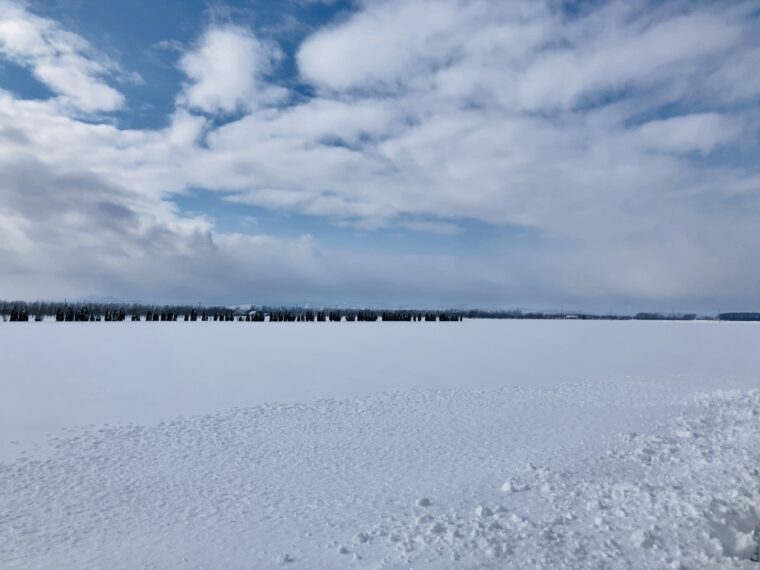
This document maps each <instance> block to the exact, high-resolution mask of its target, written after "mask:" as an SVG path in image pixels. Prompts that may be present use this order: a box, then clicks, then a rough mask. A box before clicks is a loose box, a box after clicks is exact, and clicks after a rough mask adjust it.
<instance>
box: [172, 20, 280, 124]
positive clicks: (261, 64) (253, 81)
mask: <svg viewBox="0 0 760 570" xmlns="http://www.w3.org/2000/svg"><path fill="white" fill-rule="evenodd" d="M279 57H280V53H279V51H278V50H277V49H276V48H274V47H272V46H269V45H267V44H264V43H262V42H261V41H259V40H258V39H257V38H256V37H255V36H254V35H253V33H252V32H251V31H250V30H247V29H245V28H241V27H239V26H233V25H224V26H211V27H209V28H208V29H207V30H206V31H205V32H204V34H203V36H202V37H201V39H200V41H199V42H198V45H197V46H195V48H194V49H192V50H190V51H187V52H185V53H184V54H183V55H182V58H181V59H180V61H179V67H180V69H181V70H182V71H183V72H184V73H185V74H186V75H187V76H188V78H189V80H190V81H189V83H188V85H187V86H186V87H185V89H184V91H183V92H182V94H181V96H180V101H181V102H182V103H183V104H185V105H187V106H188V107H190V108H193V109H199V110H201V111H205V112H207V113H215V112H226V113H232V112H234V111H237V110H239V109H251V108H255V107H257V106H259V105H263V104H268V103H272V102H274V101H277V100H279V99H281V98H282V97H283V96H284V95H285V94H286V91H285V89H283V88H281V87H277V86H273V85H270V84H268V83H267V82H266V81H265V79H264V78H265V76H266V74H268V73H269V72H270V70H271V67H272V64H273V63H274V62H275V61H276V60H277V59H278V58H279Z"/></svg>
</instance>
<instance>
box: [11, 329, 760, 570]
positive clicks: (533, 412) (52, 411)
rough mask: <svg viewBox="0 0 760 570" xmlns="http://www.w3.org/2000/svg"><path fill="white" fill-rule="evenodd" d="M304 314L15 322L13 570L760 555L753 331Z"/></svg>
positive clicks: (560, 564) (746, 559)
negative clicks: (321, 318) (150, 321)
mask: <svg viewBox="0 0 760 570" xmlns="http://www.w3.org/2000/svg"><path fill="white" fill-rule="evenodd" d="M113 325H116V326H113ZM314 325H315V326H312V325H311V324H306V325H305V326H304V327H299V325H298V324H287V323H286V324H283V325H282V326H279V325H269V324H264V325H263V326H257V325H253V324H248V323H241V324H240V326H239V325H238V324H224V325H221V326H208V325H206V324H204V325H199V326H193V325H188V326H187V327H184V325H183V324H182V323H167V324H166V326H157V327H156V326H151V325H148V326H147V327H144V326H143V325H142V324H137V323H135V324H131V323H126V324H122V323H119V324H115V323H114V324H112V323H108V324H103V325H100V324H93V325H89V324H85V325H83V326H77V325H76V324H73V325H71V324H56V323H50V324H47V323H42V324H39V323H35V324H31V323H30V324H28V325H27V324H22V325H21V326H20V327H18V326H17V325H16V324H14V325H13V326H0V340H2V344H0V347H2V350H3V352H2V370H3V375H2V384H0V386H1V387H2V390H3V394H4V396H5V395H8V398H5V397H4V398H3V399H2V403H0V412H2V416H0V421H2V422H3V423H2V424H0V426H2V429H3V432H2V433H3V434H4V436H5V434H8V433H13V434H20V436H19V437H20V438H21V439H22V440H24V437H26V439H27V440H29V441H33V442H34V441H35V438H37V437H38V427H35V426H39V425H41V426H44V429H54V428H60V427H64V426H65V427H66V430H65V431H62V430H60V429H55V430H54V431H53V432H52V435H51V436H49V437H48V438H47V447H45V448H43V447H39V448H35V447H34V446H33V445H27V446H26V447H24V449H23V450H22V452H16V455H15V456H13V457H10V456H9V457H8V459H7V460H6V462H5V463H3V464H0V567H3V568H24V569H26V568H173V567H177V568H277V567H292V568H317V569H319V568H342V567H346V568H476V567H477V568H480V567H484V568H488V567H492V568H618V567H619V568H630V567H642V568H643V567H647V568H661V567H662V568H665V567H673V568H682V567H685V568H710V567H714V568H732V567H736V568H742V567H745V568H758V565H757V563H756V562H754V561H753V559H756V558H757V555H758V552H757V545H758V538H760V537H758V532H760V530H759V529H760V514H759V513H760V472H758V468H760V457H759V455H760V429H758V428H760V417H759V416H758V413H759V411H760V392H759V391H757V390H753V389H752V388H760V378H759V377H758V376H757V374H756V372H755V371H756V370H758V369H759V368H757V364H758V362H757V361H758V360H760V357H758V355H757V351H755V350H754V347H755V346H757V341H758V340H760V338H758V337H759V336H760V327H757V328H756V327H753V326H746V325H744V324H742V325H728V324H723V323H721V324H718V323H578V322H572V323H566V322H552V323H525V322H486V321H479V322H465V323H439V324H434V325H433V324H432V323H420V324H419V326H415V325H411V326H410V325H409V324H407V323H387V324H381V323H377V324H372V323H369V324H357V325H358V326H354V324H348V323H344V324H335V325H330V324H321V326H320V324H318V323H314ZM431 325H432V326H431ZM35 327H36V328H35ZM228 331H229V332H228ZM141 335H145V336H144V337H143V336H141ZM32 343H37V344H36V347H34V346H33V344H32ZM87 353H89V357H88V358H84V356H86V355H87ZM124 383H127V384H128V385H127V386H125V385H124ZM299 387H300V388H301V391H300V392H298V388H299ZM318 398H321V399H318ZM9 401H10V402H9ZM271 402H279V403H271ZM119 404H121V407H119ZM233 406H237V407H233ZM146 410H147V411H146ZM6 412H11V413H10V414H9V415H6ZM25 414H26V416H25ZM161 414H164V415H163V417H164V418H165V420H164V421H158V418H159V417H161ZM181 414H189V415H188V416H187V417H179V416H180V415H181ZM49 416H52V420H49V419H47V418H48V417H49ZM20 418H27V419H20ZM104 418H107V419H106V421H103V419H104ZM65 422H68V423H65ZM83 423H84V424H86V423H95V424H96V425H94V426H92V427H86V428H82V427H74V426H77V425H82V424H83ZM105 423H109V425H104V424H105ZM30 426H31V428H30ZM6 428H8V429H7V431H6ZM634 432H635V433H634ZM637 434H638V435H637ZM11 447H12V448H14V449H15V448H16V447H19V446H11Z"/></svg>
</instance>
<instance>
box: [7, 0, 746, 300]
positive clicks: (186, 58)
mask: <svg viewBox="0 0 760 570" xmlns="http://www.w3.org/2000/svg"><path fill="white" fill-rule="evenodd" d="M759 134H760V6H759V5H758V4H757V2H756V1H748V2H744V1H725V2H724V1H710V2H707V1H705V2H698V1H697V2H695V1H680V0H673V1H656V2H647V1H645V0H641V1H636V2H632V1H609V2H601V1H599V2H597V1H589V0H584V1H581V0H579V1H575V2H573V1H560V0H546V1H542V0H526V1H522V0H510V1H504V0H466V1H465V0H369V1H365V0H335V1H330V0H266V1H262V0H247V1H244V0H240V1H236V2H212V1H200V0H164V1H162V2H154V1H148V0H133V1H130V2H118V1H116V0H45V1H42V0H39V1H35V0H28V1H23V0H0V267H1V269H0V298H6V299H26V300H33V299H63V298H69V299H71V298H113V299H121V300H125V301H126V300H129V301H143V302H162V303H163V302H167V303H168V302H173V303H186V302H193V303H194V302H202V303H226V304H237V303H256V304H310V305H338V306H377V307H408V306H418V307H440V308H443V307H456V308H471V307H482V308H518V307H524V308H545V309H562V308H564V309H577V310H581V309H583V310H595V311H604V312H606V311H610V310H612V311H616V312H625V311H635V310H645V309H646V310H661V311H668V312H669V311H671V310H676V311H701V312H710V313H714V312H717V311H719V310H723V311H725V310H740V309H741V310H760V263H758V251H760V223H758V222H760V152H759V151H760V138H759Z"/></svg>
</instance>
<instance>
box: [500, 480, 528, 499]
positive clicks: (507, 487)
mask: <svg viewBox="0 0 760 570" xmlns="http://www.w3.org/2000/svg"><path fill="white" fill-rule="evenodd" d="M528 489H530V485H528V484H527V483H520V482H518V481H516V480H514V479H507V480H506V481H504V483H502V485H501V487H500V490H501V492H502V493H504V494H505V495H511V494H512V493H519V492H520V491H527V490H528Z"/></svg>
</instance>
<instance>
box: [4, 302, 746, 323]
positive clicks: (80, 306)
mask: <svg viewBox="0 0 760 570" xmlns="http://www.w3.org/2000/svg"><path fill="white" fill-rule="evenodd" d="M0 318H2V320H3V321H18V322H26V321H30V320H31V321H42V320H44V319H46V318H49V319H55V320H56V321H61V322H95V321H127V320H129V321H150V322H157V321H223V322H230V321H246V322H263V321H269V322H310V321H314V322H336V321H354V322H369V321H400V322H415V321H438V322H440V321H444V322H446V321H461V320H462V319H465V318H467V319H534V320H535V319H579V320H642V321H650V320H657V321H693V320H696V319H702V320H720V321H760V313H753V312H733V313H719V314H718V315H716V316H698V315H697V314H696V313H675V312H671V313H659V312H639V313H636V314H633V315H616V314H612V313H609V314H595V313H584V312H566V311H545V312H544V311H522V310H519V309H515V310H509V311H504V310H482V309H470V310H465V311H458V310H413V309H388V310H376V309H338V308H324V309H311V308H304V307H275V306H251V307H249V308H231V307H226V306H222V305H218V306H198V305H157V304H144V303H97V302H68V301H63V302H58V301H34V302H26V301H0Z"/></svg>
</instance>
